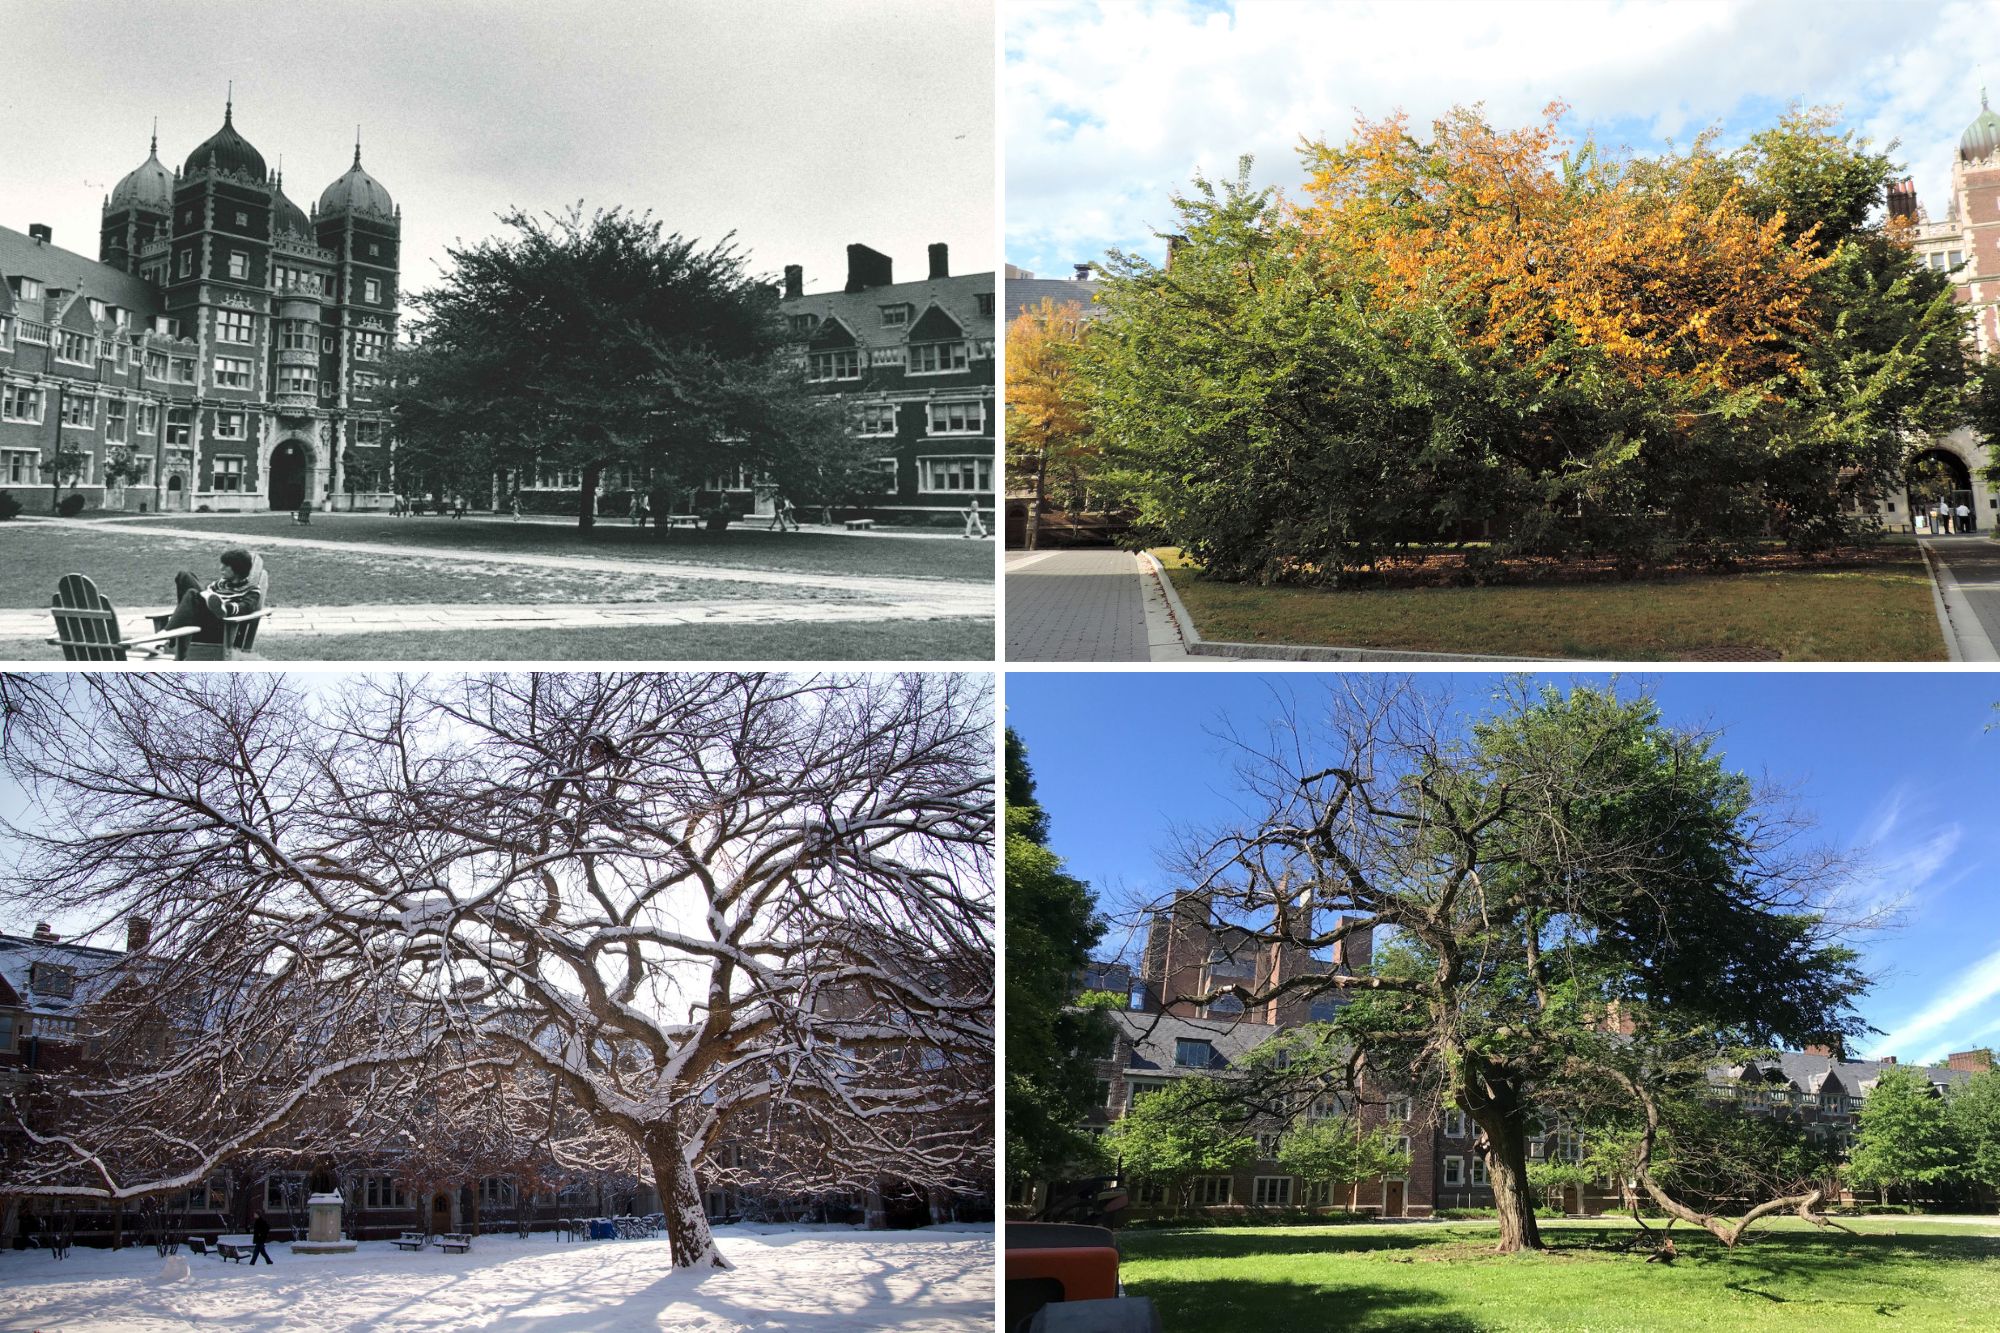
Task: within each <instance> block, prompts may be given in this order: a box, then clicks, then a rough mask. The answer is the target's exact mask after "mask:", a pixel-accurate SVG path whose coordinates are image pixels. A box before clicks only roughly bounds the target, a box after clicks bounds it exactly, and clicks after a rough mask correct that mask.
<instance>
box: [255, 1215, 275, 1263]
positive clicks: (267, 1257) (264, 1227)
mask: <svg viewBox="0 0 2000 1333" xmlns="http://www.w3.org/2000/svg"><path fill="white" fill-rule="evenodd" d="M250 1239H251V1241H252V1242H253V1243H254V1247H253V1248H252V1249H251V1251H250V1266H251V1267H252V1268H255V1267H256V1266H257V1256H258V1255H260V1254H261V1255H263V1256H264V1262H265V1263H267V1264H271V1267H273V1268H276V1267H277V1265H276V1264H272V1263H271V1252H270V1251H269V1250H267V1249H265V1248H264V1243H265V1242H266V1241H268V1240H270V1239H271V1220H270V1219H269V1218H267V1217H265V1216H264V1210H263V1209H262V1208H257V1209H253V1210H252V1211H251V1213H250Z"/></svg>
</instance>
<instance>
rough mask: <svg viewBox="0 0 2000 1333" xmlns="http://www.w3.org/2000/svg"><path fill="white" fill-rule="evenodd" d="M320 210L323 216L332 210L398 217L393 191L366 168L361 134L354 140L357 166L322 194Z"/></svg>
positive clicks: (332, 211) (348, 170)
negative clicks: (385, 187) (362, 160)
mask: <svg viewBox="0 0 2000 1333" xmlns="http://www.w3.org/2000/svg"><path fill="white" fill-rule="evenodd" d="M318 213H319V216H321V217H325V216H326V215H327V214H329V213H373V214H376V215H377V216H379V217H385V218H393V217H395V216H396V204H395V201H394V200H392V199H390V198H389V191H388V190H386V189H384V188H383V186H382V182H380V181H378V180H376V179H375V178H374V177H373V176H371V175H369V174H368V173H367V171H366V170H364V169H363V168H362V165H361V139H360V136H358V135H357V136H356V137H355V140H354V165H353V166H351V167H349V168H348V169H347V171H346V174H344V175H342V176H341V177H340V178H339V179H338V180H336V181H334V183H333V184H331V185H329V186H327V187H326V189H325V190H324V191H322V192H321V193H320V196H319V209H318Z"/></svg>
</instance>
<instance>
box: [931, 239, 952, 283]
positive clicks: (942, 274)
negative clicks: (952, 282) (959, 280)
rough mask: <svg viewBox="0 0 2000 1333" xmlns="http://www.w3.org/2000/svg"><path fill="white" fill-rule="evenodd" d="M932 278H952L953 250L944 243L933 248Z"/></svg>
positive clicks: (939, 243)
mask: <svg viewBox="0 0 2000 1333" xmlns="http://www.w3.org/2000/svg"><path fill="white" fill-rule="evenodd" d="M931 276H932V277H933V278H948V277H950V276H951V249H950V247H948V246H947V245H945V243H944V242H943V241H939V242H937V243H936V244H935V245H933V246H931Z"/></svg>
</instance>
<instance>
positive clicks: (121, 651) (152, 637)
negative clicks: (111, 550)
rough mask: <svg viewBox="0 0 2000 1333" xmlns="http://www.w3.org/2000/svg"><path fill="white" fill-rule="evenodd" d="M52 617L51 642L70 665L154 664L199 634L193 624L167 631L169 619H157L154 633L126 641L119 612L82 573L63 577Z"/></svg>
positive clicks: (51, 602) (52, 604)
mask: <svg viewBox="0 0 2000 1333" xmlns="http://www.w3.org/2000/svg"><path fill="white" fill-rule="evenodd" d="M49 614H50V615H52V616H54V617H55V618H56V637H55V638H53V639H50V640H49V642H50V643H51V644H54V645H56V646H57V647H60V648H61V649H62V650H63V660H64V661H67V662H127V661H131V660H133V659H134V658H137V659H139V660H142V661H150V660H152V659H155V658H160V657H165V656H167V655H169V654H171V653H172V652H173V651H174V647H175V645H176V644H178V643H179V642H181V641H182V640H184V639H192V638H193V637H194V635H195V632H196V631H195V628H194V626H192V625H189V626H186V627H184V628H182V629H167V628H166V621H167V617H165V616H155V617H153V619H154V622H155V623H154V631H153V633H151V634H149V635H146V636H144V637H141V638H131V639H127V638H124V637H123V636H122V635H121V634H120V633H119V629H118V611H117V609H116V608H114V607H113V606H112V605H111V603H110V601H109V600H107V599H106V598H105V596H104V594H103V593H101V592H99V591H98V590H97V585H96V584H95V583H92V582H91V581H90V580H89V579H88V578H87V577H85V576H84V575H82V574H65V575H63V577H62V582H60V583H58V584H56V595H55V596H54V597H52V598H50V599H49Z"/></svg>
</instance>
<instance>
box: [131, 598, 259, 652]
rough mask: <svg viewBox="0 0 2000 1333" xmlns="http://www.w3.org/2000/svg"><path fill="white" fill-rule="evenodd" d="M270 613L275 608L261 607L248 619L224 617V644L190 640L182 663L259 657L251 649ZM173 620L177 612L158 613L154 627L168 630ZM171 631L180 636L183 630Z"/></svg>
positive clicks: (183, 650) (154, 620)
mask: <svg viewBox="0 0 2000 1333" xmlns="http://www.w3.org/2000/svg"><path fill="white" fill-rule="evenodd" d="M270 614H271V608H270V607H269V606H261V607H259V608H257V609H256V610H255V611H252V612H251V613H250V614H249V615H247V616H224V617H223V618H222V625H223V632H222V642H221V643H197V642H196V641H195V640H194V639H189V640H188V641H187V645H186V646H185V647H184V648H182V649H181V650H180V653H179V657H180V660H181V661H183V662H232V661H235V660H236V659H237V658H239V657H255V656H256V654H255V653H254V652H252V651H251V649H252V648H254V647H256V646H257V627H258V626H259V625H262V624H263V623H264V617H265V616H268V615H270ZM171 619H173V612H171V611H167V612H156V613H155V614H154V616H153V628H154V629H156V630H165V629H166V628H167V622H168V621H169V620H171ZM168 632H169V633H175V634H178V633H179V632H180V631H178V630H172V631H168Z"/></svg>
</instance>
